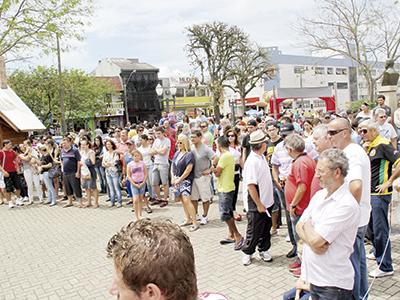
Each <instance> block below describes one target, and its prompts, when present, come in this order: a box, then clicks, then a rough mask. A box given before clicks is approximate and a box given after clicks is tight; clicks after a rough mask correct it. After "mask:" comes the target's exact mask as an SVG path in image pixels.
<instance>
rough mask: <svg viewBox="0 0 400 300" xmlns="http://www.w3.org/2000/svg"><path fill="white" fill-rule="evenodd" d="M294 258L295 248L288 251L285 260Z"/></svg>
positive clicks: (295, 254)
mask: <svg viewBox="0 0 400 300" xmlns="http://www.w3.org/2000/svg"><path fill="white" fill-rule="evenodd" d="M296 256H297V248H296V247H293V248H292V250H290V251H289V252H288V254H286V257H287V258H293V257H296Z"/></svg>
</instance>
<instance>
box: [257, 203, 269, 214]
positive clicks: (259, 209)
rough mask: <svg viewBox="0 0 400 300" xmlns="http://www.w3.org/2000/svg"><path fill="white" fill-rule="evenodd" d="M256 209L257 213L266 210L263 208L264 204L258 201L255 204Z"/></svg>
mask: <svg viewBox="0 0 400 300" xmlns="http://www.w3.org/2000/svg"><path fill="white" fill-rule="evenodd" d="M257 211H258V212H259V213H265V212H266V211H267V209H266V208H265V206H264V204H262V203H260V204H258V205H257Z"/></svg>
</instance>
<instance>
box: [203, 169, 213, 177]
mask: <svg viewBox="0 0 400 300" xmlns="http://www.w3.org/2000/svg"><path fill="white" fill-rule="evenodd" d="M210 173H211V170H209V169H208V170H205V171H203V172H201V175H203V176H207V175H210Z"/></svg>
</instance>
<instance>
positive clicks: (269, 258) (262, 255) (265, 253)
mask: <svg viewBox="0 0 400 300" xmlns="http://www.w3.org/2000/svg"><path fill="white" fill-rule="evenodd" d="M260 258H261V259H262V260H263V261H266V262H271V261H272V256H271V254H269V253H268V251H262V252H260Z"/></svg>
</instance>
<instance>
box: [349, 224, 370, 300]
mask: <svg viewBox="0 0 400 300" xmlns="http://www.w3.org/2000/svg"><path fill="white" fill-rule="evenodd" d="M366 231H367V225H365V226H361V227H358V230H357V236H356V240H355V241H354V245H353V249H354V250H353V253H352V254H351V256H350V261H351V264H352V265H353V268H354V287H353V297H354V299H355V300H358V299H360V300H362V299H364V300H367V299H368V295H366V296H365V298H364V295H365V294H366V293H367V291H368V274H367V272H368V270H367V259H366V256H365V245H364V237H365V232H366Z"/></svg>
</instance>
